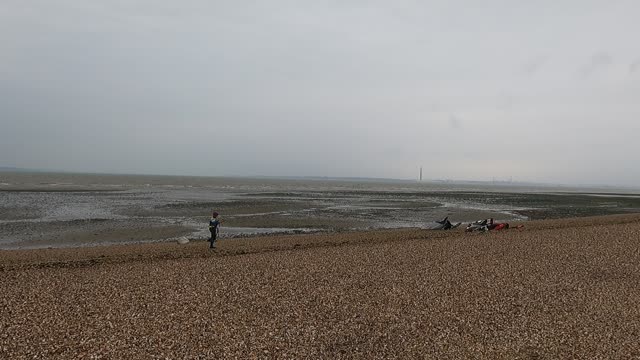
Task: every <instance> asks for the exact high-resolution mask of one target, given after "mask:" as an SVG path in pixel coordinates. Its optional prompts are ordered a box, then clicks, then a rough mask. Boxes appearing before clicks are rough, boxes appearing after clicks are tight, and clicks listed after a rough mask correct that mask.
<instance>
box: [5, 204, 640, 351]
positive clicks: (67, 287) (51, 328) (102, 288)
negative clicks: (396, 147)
mask: <svg viewBox="0 0 640 360" xmlns="http://www.w3.org/2000/svg"><path fill="white" fill-rule="evenodd" d="M206 246H207V244H206V243H204V242H192V243H190V244H187V245H178V244H169V243H164V244H144V245H121V246H108V247H93V248H78V249H41V250H20V251H18V250H16V251H0V285H1V289H2V291H1V292H0V358H7V359H21V358H47V359H56V358H59V359H70V358H78V357H80V358H122V359H124V358H127V359H129V358H132V359H136V358H140V359H147V358H233V357H238V358H259V357H260V358H262V357H267V358H271V357H273V358H438V359H445V358H487V359H495V358H519V359H539V358H634V357H640V343H639V342H638V338H640V286H638V284H640V216H638V215H624V216H608V217H598V218H584V219H567V220H555V221H539V222H531V223H526V227H525V229H524V230H516V229H511V230H507V231H503V232H497V233H486V234H466V233H464V232H463V230H462V229H457V230H456V231H452V232H436V231H427V230H416V229H404V230H392V231H391V230H390V231H373V232H346V233H337V234H321V235H302V236H280V237H264V238H250V239H229V240H222V241H220V242H219V246H218V250H217V251H215V252H211V251H208V250H207V249H206Z"/></svg>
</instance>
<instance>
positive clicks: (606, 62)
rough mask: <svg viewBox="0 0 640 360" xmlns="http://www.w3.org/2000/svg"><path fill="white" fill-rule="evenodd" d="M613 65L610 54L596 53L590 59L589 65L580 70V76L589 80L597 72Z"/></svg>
mask: <svg viewBox="0 0 640 360" xmlns="http://www.w3.org/2000/svg"><path fill="white" fill-rule="evenodd" d="M611 64H613V58H612V57H611V55H609V53H607V52H604V51H601V52H597V53H594V54H593V55H591V57H590V58H589V60H588V62H587V64H585V65H584V66H583V67H582V68H581V69H580V75H581V76H582V77H583V78H587V77H589V76H591V75H592V74H594V73H595V72H597V71H599V70H601V69H604V68H606V67H608V66H610V65H611Z"/></svg>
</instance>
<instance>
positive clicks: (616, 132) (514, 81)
mask: <svg viewBox="0 0 640 360" xmlns="http://www.w3.org/2000/svg"><path fill="white" fill-rule="evenodd" d="M638 19H640V2H639V1H636V0H629V1H615V0H610V1H606V0H602V1H588V0H571V1H569V0H543V1H512V0H503V1H498V0H484V1H477V0H442V1H341V0H336V1H298V0H292V1H283V0H265V1H243V0H238V1H206V0H202V1H193V0H181V1H177V0H173V1H164V0H153V1H152V0H148V1H147V0H144V1H135V0H122V1H114V0H110V1H102V0H57V1H49V0H29V1H25V0H2V1H0V125H1V127H0V166H16V167H25V168H47V169H62V170H71V171H91V172H127V173H158V174H183V175H270V176H278V175H294V176H297V175H300V176H307V175H308V176H357V177H387V178H406V179H409V178H416V177H417V176H418V173H419V167H420V166H423V167H424V177H425V178H429V179H446V178H448V179H459V180H462V179H469V180H491V179H493V178H496V179H509V178H513V180H514V181H539V182H553V183H567V184H611V185H631V186H635V185H640V165H639V164H640V138H639V136H640V40H639V38H638V36H639V35H640V21H639V20H638Z"/></svg>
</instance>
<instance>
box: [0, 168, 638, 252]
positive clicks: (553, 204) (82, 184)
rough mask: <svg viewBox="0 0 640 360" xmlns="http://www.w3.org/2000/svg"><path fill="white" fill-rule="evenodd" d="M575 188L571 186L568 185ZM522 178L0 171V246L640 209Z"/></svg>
mask: <svg viewBox="0 0 640 360" xmlns="http://www.w3.org/2000/svg"><path fill="white" fill-rule="evenodd" d="M570 190H571V191H570ZM577 191H578V190H577V189H566V188H565V189H553V188H544V189H542V188H530V187H522V186H519V187H518V186H506V185H499V186H484V187H481V186H475V185H465V186H457V185H452V184H446V183H444V184H437V183H416V182H408V181H405V182H371V181H368V182H367V181H365V182H358V181H322V180H304V179H301V180H291V179H289V180H278V179H234V178H199V177H176V176H173V177H171V176H135V175H97V174H94V175H91V174H48V173H2V172H0V249H20V248H47V247H75V246H95V245H108V244H114V243H135V242H162V241H173V240H175V238H177V237H183V236H184V237H187V238H189V239H192V240H201V239H205V238H207V237H208V236H209V233H208V229H207V222H208V219H209V216H210V214H211V211H212V210H215V211H217V212H219V213H220V214H221V217H222V218H223V219H224V220H225V223H224V226H223V227H222V229H221V232H220V236H221V237H222V238H238V237H248V236H256V235H278V234H287V233H289V234H300V233H331V232H344V231H357V230H374V229H398V228H425V227H429V226H430V225H431V223H432V221H434V220H436V219H441V218H444V217H445V216H449V218H450V219H451V220H452V221H454V222H463V223H468V222H472V221H475V220H478V219H484V218H489V217H492V218H495V219H497V220H499V221H509V222H513V221H522V220H535V219H554V218H564V217H575V216H593V215H608V214H624V213H633V212H638V211H640V195H638V194H635V193H616V192H606V191H604V190H601V192H595V191H596V190H588V189H580V191H581V192H577Z"/></svg>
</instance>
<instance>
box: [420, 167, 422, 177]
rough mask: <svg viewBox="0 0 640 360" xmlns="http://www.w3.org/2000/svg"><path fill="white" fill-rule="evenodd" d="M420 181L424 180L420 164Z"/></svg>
mask: <svg viewBox="0 0 640 360" xmlns="http://www.w3.org/2000/svg"><path fill="white" fill-rule="evenodd" d="M420 181H422V166H420Z"/></svg>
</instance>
